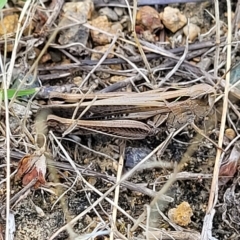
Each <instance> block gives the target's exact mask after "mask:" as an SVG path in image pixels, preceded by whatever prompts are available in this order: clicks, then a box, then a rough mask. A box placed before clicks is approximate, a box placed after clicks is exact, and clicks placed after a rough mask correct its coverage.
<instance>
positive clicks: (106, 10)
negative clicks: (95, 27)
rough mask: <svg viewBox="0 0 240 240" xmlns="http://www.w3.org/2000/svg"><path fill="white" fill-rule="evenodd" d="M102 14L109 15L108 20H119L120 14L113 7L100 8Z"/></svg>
mask: <svg viewBox="0 0 240 240" xmlns="http://www.w3.org/2000/svg"><path fill="white" fill-rule="evenodd" d="M99 14H100V16H107V18H108V20H111V21H117V20H118V15H117V13H116V12H115V11H113V10H112V9H111V8H108V7H105V8H101V9H100V10H99Z"/></svg>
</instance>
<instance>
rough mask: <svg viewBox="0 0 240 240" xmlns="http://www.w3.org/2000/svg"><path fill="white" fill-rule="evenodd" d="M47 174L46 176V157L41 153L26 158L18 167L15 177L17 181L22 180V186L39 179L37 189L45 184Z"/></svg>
mask: <svg viewBox="0 0 240 240" xmlns="http://www.w3.org/2000/svg"><path fill="white" fill-rule="evenodd" d="M45 174H46V157H45V155H44V154H41V153H39V152H36V153H34V154H33V155H30V154H28V155H26V156H24V157H23V158H22V159H21V160H20V162H19V165H18V170H17V173H16V175H15V181H17V180H20V179H21V178H22V184H23V185H27V184H28V183H30V182H31V181H32V180H33V179H35V178H36V179H37V182H36V184H35V185H34V187H35V188H38V187H39V186H40V185H42V184H45V182H46V181H45Z"/></svg>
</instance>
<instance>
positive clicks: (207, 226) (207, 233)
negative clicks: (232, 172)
mask: <svg viewBox="0 0 240 240" xmlns="http://www.w3.org/2000/svg"><path fill="white" fill-rule="evenodd" d="M215 6H216V7H215V11H217V13H216V17H217V16H218V18H216V24H217V23H218V22H219V13H218V11H219V4H218V1H217V0H216V1H215ZM227 14H228V35H227V63H226V71H228V69H230V67H231V37H232V26H231V21H232V20H231V2H230V0H227ZM229 82H230V72H229V71H228V72H227V74H226V85H225V91H224V99H223V111H222V118H221V127H220V134H219V141H218V147H219V148H218V149H217V154H216V160H215V166H214V172H213V180H212V185H211V191H210V196H209V202H208V208H207V213H206V216H205V221H204V224H203V230H202V236H201V239H202V240H207V239H209V238H211V236H212V233H211V230H212V219H213V216H214V214H215V209H214V206H215V204H216V202H217V197H218V177H219V168H220V164H221V160H220V157H221V153H222V151H221V150H220V148H222V143H223V137H224V130H225V123H226V116H227V111H228V92H229Z"/></svg>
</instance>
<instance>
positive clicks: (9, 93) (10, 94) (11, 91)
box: [0, 88, 38, 99]
mask: <svg viewBox="0 0 240 240" xmlns="http://www.w3.org/2000/svg"><path fill="white" fill-rule="evenodd" d="M37 91H38V88H30V89H23V90H18V91H17V89H7V98H8V99H11V98H12V97H13V96H14V95H15V94H16V97H23V96H28V95H31V94H34V93H36V92H37ZM0 98H1V99H4V90H3V89H0Z"/></svg>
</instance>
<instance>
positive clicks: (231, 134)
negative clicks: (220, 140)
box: [225, 128, 236, 140]
mask: <svg viewBox="0 0 240 240" xmlns="http://www.w3.org/2000/svg"><path fill="white" fill-rule="evenodd" d="M225 136H226V137H227V138H228V139H229V140H233V139H234V138H235V137H236V133H235V131H234V130H233V129H232V128H228V129H226V130H225Z"/></svg>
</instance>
